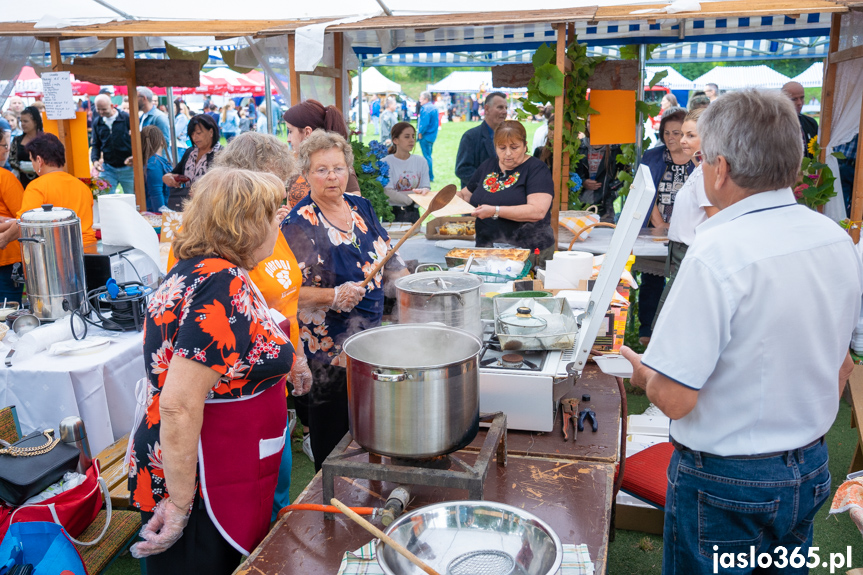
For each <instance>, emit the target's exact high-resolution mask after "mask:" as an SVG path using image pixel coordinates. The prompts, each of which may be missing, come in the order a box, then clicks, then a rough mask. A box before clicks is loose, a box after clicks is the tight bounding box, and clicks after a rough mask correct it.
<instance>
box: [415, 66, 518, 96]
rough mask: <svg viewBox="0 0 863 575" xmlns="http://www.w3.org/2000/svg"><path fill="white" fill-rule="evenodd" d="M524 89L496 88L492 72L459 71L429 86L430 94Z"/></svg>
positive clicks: (516, 89)
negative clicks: (492, 80)
mask: <svg viewBox="0 0 863 575" xmlns="http://www.w3.org/2000/svg"><path fill="white" fill-rule="evenodd" d="M524 90H525V89H524V88H496V87H494V86H492V85H491V72H483V71H468V70H457V71H455V72H452V73H451V74H450V75H449V76H447V77H446V78H444V79H442V80H440V81H439V82H435V83H434V84H429V85H428V91H429V92H440V93H446V92H450V93H455V92H480V91H481V92H519V91H524Z"/></svg>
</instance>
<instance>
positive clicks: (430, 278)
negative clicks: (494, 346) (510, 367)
mask: <svg viewBox="0 0 863 575" xmlns="http://www.w3.org/2000/svg"><path fill="white" fill-rule="evenodd" d="M395 285H396V289H397V290H398V302H399V323H428V322H439V323H442V324H444V325H447V326H449V327H457V328H459V329H463V330H466V331H469V332H470V333H472V334H474V335H476V336H478V337H480V338H481V337H482V319H481V317H480V316H481V314H482V309H481V303H480V299H481V294H480V290H481V288H482V279H481V278H480V277H479V276H476V275H474V274H466V273H461V272H442V271H431V272H421V273H416V274H413V275H409V276H404V277H401V278H399V279H397V280H396V283H395Z"/></svg>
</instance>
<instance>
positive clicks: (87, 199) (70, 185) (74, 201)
mask: <svg viewBox="0 0 863 575" xmlns="http://www.w3.org/2000/svg"><path fill="white" fill-rule="evenodd" d="M42 204H51V205H53V206H54V207H56V208H67V209H70V210H72V211H73V212H75V215H77V216H78V218H79V219H80V220H81V235H82V236H83V238H84V243H85V244H89V243H92V242H95V241H96V232H95V231H93V192H91V191H90V188H88V187H87V186H86V185H85V184H84V182H82V181H81V180H79V179H78V178H76V177H75V176H73V175H71V174H67V173H66V172H63V171H59V172H51V173H49V174H43V175H41V176H39V177H38V178H36V179H35V180H33V181H32V182H30V183H29V184H28V185H27V189H26V190H24V198H23V199H22V200H21V208H20V209H19V210H18V213H17V214H16V216H17V217H18V218H20V217H21V214H23V213H24V212H26V211H28V210H35V209H36V208H41V207H42Z"/></svg>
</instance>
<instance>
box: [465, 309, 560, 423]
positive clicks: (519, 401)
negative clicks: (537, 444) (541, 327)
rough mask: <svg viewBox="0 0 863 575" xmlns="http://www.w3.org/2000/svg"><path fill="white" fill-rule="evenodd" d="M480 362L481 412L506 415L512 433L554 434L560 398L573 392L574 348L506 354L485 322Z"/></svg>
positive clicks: (490, 324) (489, 325) (492, 328)
mask: <svg viewBox="0 0 863 575" xmlns="http://www.w3.org/2000/svg"><path fill="white" fill-rule="evenodd" d="M482 339H483V351H482V352H481V354H480V358H479V408H480V410H481V411H483V412H491V411H502V412H504V413H505V414H506V424H507V427H509V429H522V430H526V431H551V430H552V427H553V426H554V417H555V414H556V413H557V404H558V402H559V401H560V398H561V397H563V396H564V395H566V393H567V392H568V391H569V390H570V389H572V386H573V384H574V383H575V374H574V373H572V372H570V371H568V370H567V367H569V366H571V364H572V360H573V356H574V352H575V350H574V347H573V348H572V349H568V350H565V351H560V350H522V351H518V352H514V351H509V350H502V349H501V347H500V342H499V341H498V340H497V337H496V336H495V334H494V322H493V321H489V320H485V321H483V338H482Z"/></svg>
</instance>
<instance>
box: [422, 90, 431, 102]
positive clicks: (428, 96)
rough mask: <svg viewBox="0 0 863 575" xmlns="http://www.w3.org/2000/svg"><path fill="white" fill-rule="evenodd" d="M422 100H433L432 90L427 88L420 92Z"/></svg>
mask: <svg viewBox="0 0 863 575" xmlns="http://www.w3.org/2000/svg"><path fill="white" fill-rule="evenodd" d="M420 100H426V101H428V102H431V92H429V91H427V90H426V91H423V92H420Z"/></svg>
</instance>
